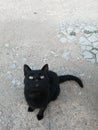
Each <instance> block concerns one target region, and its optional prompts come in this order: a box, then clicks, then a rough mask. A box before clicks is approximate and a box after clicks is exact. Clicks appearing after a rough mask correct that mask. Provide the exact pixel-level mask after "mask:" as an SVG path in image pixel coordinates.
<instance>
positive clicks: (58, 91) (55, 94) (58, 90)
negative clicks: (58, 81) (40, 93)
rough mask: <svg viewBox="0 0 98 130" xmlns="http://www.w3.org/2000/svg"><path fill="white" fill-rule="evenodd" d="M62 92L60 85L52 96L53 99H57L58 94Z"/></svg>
mask: <svg viewBox="0 0 98 130" xmlns="http://www.w3.org/2000/svg"><path fill="white" fill-rule="evenodd" d="M59 93H60V87H58V88H57V90H56V91H55V93H54V95H53V96H52V98H51V100H52V101H54V100H56V99H57V97H58V95H59Z"/></svg>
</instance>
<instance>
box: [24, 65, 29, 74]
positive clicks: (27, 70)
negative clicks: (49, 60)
mask: <svg viewBox="0 0 98 130" xmlns="http://www.w3.org/2000/svg"><path fill="white" fill-rule="evenodd" d="M30 71H31V69H30V67H29V66H28V65H26V64H25V65H24V75H25V76H26V75H27V74H29V73H30Z"/></svg>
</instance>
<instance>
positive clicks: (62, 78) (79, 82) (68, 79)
mask: <svg viewBox="0 0 98 130" xmlns="http://www.w3.org/2000/svg"><path fill="white" fill-rule="evenodd" d="M70 80H74V81H76V82H77V83H78V84H79V85H80V87H81V88H83V83H82V81H81V79H79V78H78V77H76V76H73V75H63V76H59V83H63V82H65V81H70Z"/></svg>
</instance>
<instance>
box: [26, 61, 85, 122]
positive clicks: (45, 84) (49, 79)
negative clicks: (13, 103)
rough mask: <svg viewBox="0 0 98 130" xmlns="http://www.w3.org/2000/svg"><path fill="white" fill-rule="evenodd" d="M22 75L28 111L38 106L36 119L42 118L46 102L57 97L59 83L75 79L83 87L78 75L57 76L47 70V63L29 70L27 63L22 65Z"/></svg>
mask: <svg viewBox="0 0 98 130" xmlns="http://www.w3.org/2000/svg"><path fill="white" fill-rule="evenodd" d="M24 75H25V78H24V84H25V87H24V95H25V99H26V101H27V103H28V106H29V107H28V112H32V111H34V109H36V108H39V109H40V110H39V113H38V115H37V118H38V120H41V119H42V118H43V116H44V111H45V109H46V107H47V105H48V103H49V102H50V101H53V100H55V99H56V98H57V97H58V95H59V93H60V86H59V84H60V83H62V82H64V81H68V80H75V81H76V82H77V83H78V84H79V85H80V87H81V88H83V84H82V81H81V80H80V79H79V78H78V77H75V76H72V75H64V76H58V75H57V74H56V73H55V72H53V71H49V69H48V64H46V65H44V67H43V68H42V69H41V70H31V69H30V67H29V66H28V65H24Z"/></svg>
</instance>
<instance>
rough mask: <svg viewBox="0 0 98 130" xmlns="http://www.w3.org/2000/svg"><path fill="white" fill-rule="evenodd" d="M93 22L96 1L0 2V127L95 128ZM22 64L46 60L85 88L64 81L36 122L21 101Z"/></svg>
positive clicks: (97, 74) (97, 47)
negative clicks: (74, 77)
mask: <svg viewBox="0 0 98 130" xmlns="http://www.w3.org/2000/svg"><path fill="white" fill-rule="evenodd" d="M97 23H98V1H97V0H80V1H78V0H0V130H98V53H97V52H98V44H97V43H98V42H97V39H98V37H97V36H96V34H97V33H98V31H97V30H98V29H97V27H98V24H97ZM88 26H89V27H88ZM79 27H80V28H79ZM86 27H87V28H86ZM94 27H95V28H94ZM92 28H93V29H92ZM66 31H67V32H66ZM66 33H67V34H66ZM85 38H86V40H84V41H83V39H85ZM81 39H82V42H81ZM81 43H82V44H81ZM93 51H94V52H93ZM84 52H85V53H84ZM85 58H86V59H85ZM88 59H89V61H88ZM25 63H26V64H29V65H30V66H31V67H32V68H33V69H39V68H41V67H42V66H43V65H44V64H45V63H48V64H49V67H50V69H51V70H53V71H56V72H57V73H58V74H73V75H76V76H78V77H80V78H81V79H82V80H83V83H84V88H83V89H81V88H80V87H79V86H78V84H76V83H75V82H73V81H70V82H65V83H63V84H62V85H61V93H60V96H59V97H58V99H57V100H56V101H55V102H52V103H50V104H49V106H48V108H47V110H46V112H45V117H44V119H43V120H41V121H38V120H37V118H36V113H37V112H38V110H35V111H34V112H33V113H28V112H27V104H26V102H25V100H24V95H23V88H24V85H23V78H24V75H23V65H24V64H25Z"/></svg>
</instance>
